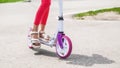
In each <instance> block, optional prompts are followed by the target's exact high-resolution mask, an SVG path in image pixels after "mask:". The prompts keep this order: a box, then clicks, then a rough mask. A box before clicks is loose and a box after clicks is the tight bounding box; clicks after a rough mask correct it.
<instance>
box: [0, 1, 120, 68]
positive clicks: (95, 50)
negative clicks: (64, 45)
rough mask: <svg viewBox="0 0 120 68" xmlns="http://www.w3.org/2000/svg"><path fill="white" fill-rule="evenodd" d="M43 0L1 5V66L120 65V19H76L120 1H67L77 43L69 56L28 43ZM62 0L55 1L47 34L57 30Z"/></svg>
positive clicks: (68, 24)
mask: <svg viewBox="0 0 120 68" xmlns="http://www.w3.org/2000/svg"><path fill="white" fill-rule="evenodd" d="M39 3H40V1H39V0H34V1H32V2H31V3H28V2H18V3H6V4H0V46H1V47H0V68H63V67H64V68H120V51H119V49H120V21H90V20H87V21H83V20H80V21H78V20H74V19H72V18H71V15H72V14H74V13H78V12H84V11H89V10H96V9H101V8H109V7H120V0H111V1H110V0H99V1H97V0H64V9H63V10H64V17H65V21H64V30H65V33H66V35H68V36H69V37H70V38H71V40H72V43H73V51H72V54H71V56H70V57H69V58H68V59H65V60H61V59H59V58H58V57H57V56H56V52H55V48H50V47H47V46H44V45H43V46H42V47H41V49H40V50H39V51H33V50H31V49H29V48H28V46H27V32H28V31H27V30H28V27H29V26H30V25H31V24H32V23H33V21H34V16H35V12H36V11H37V8H38V6H39ZM58 13H59V12H58V1H57V0H53V1H52V4H51V10H50V15H49V19H48V24H47V27H46V33H47V34H49V35H52V34H53V33H54V32H55V31H56V26H57V22H58V21H57V16H58Z"/></svg>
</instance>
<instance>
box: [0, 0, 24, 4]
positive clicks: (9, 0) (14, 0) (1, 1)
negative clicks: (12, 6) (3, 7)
mask: <svg viewBox="0 0 120 68" xmlns="http://www.w3.org/2000/svg"><path fill="white" fill-rule="evenodd" d="M17 1H22V0H0V3H7V2H17Z"/></svg>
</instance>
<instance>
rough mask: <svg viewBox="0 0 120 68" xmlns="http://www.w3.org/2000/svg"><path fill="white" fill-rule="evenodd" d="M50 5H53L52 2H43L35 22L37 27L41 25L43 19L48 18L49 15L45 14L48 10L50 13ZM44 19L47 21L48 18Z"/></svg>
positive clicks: (45, 0)
mask: <svg viewBox="0 0 120 68" xmlns="http://www.w3.org/2000/svg"><path fill="white" fill-rule="evenodd" d="M50 4H51V1H50V0H42V1H41V6H40V8H39V9H38V11H37V14H36V18H35V21H34V24H35V25H39V24H40V22H41V20H42V19H43V17H44V16H48V15H46V14H45V12H46V10H47V11H49V9H48V8H49V7H50ZM44 19H45V20H47V17H46V18H44Z"/></svg>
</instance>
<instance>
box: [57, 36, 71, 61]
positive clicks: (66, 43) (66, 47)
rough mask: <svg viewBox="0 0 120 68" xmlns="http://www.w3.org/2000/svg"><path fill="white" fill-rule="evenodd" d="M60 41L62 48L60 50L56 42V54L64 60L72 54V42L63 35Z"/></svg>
mask: <svg viewBox="0 0 120 68" xmlns="http://www.w3.org/2000/svg"><path fill="white" fill-rule="evenodd" d="M61 40H62V44H63V48H61V47H60V44H59V43H58V42H57V45H56V53H57V55H58V56H59V57H60V58H63V59H65V58H67V57H69V56H70V54H71V52H72V42H71V40H70V38H69V37H67V36H65V35H64V36H63V37H62V38H61Z"/></svg>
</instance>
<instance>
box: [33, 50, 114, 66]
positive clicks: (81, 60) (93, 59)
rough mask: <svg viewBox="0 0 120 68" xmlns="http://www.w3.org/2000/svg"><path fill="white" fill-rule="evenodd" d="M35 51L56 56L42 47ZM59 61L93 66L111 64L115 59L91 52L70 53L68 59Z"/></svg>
mask: <svg viewBox="0 0 120 68" xmlns="http://www.w3.org/2000/svg"><path fill="white" fill-rule="evenodd" d="M35 51H37V52H36V53H35V55H45V56H49V57H56V58H57V55H56V53H55V52H50V51H47V50H44V49H40V50H35ZM60 60H61V61H66V64H73V65H81V66H93V65H94V64H112V63H115V61H113V60H110V59H108V58H107V57H104V56H102V55H99V54H92V56H87V55H80V54H71V56H70V57H69V58H68V59H60Z"/></svg>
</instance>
